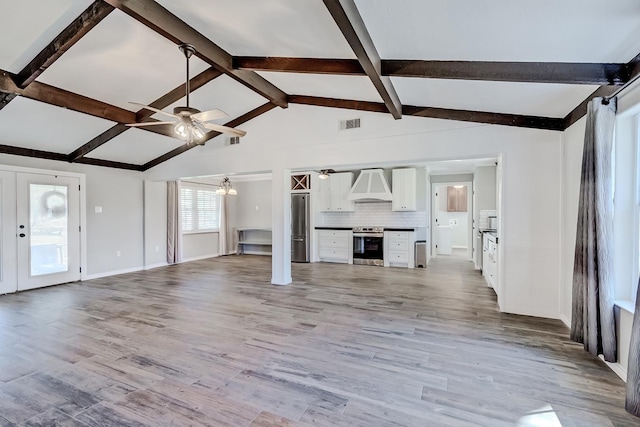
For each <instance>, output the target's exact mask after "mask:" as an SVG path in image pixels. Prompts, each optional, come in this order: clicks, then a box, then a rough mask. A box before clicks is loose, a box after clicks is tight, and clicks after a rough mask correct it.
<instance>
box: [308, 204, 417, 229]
mask: <svg viewBox="0 0 640 427" xmlns="http://www.w3.org/2000/svg"><path fill="white" fill-rule="evenodd" d="M320 215H321V218H322V220H323V224H321V225H323V226H325V227H358V226H362V227H367V226H373V227H377V226H379V227H427V212H426V211H417V212H393V211H392V210H391V203H390V202H370V203H356V210H355V212H323V213H321V214H320Z"/></svg>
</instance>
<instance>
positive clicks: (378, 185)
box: [347, 169, 393, 202]
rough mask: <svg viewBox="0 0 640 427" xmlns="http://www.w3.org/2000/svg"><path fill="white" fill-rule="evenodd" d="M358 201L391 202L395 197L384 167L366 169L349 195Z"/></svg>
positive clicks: (361, 172) (349, 197) (349, 198)
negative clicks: (390, 188)
mask: <svg viewBox="0 0 640 427" xmlns="http://www.w3.org/2000/svg"><path fill="white" fill-rule="evenodd" d="M347 199H348V200H353V201H356V202H378V201H386V202H390V201H391V200H392V199H393V197H392V196H391V190H389V184H387V180H386V179H385V177H384V172H383V170H382V169H364V170H362V171H360V175H359V176H358V179H356V182H355V184H353V187H351V191H349V194H348V195H347Z"/></svg>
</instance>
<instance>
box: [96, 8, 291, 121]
mask: <svg viewBox="0 0 640 427" xmlns="http://www.w3.org/2000/svg"><path fill="white" fill-rule="evenodd" d="M104 1H106V2H107V3H109V4H110V5H112V6H113V7H116V8H118V9H120V10H121V11H123V12H124V13H126V14H127V15H129V16H131V17H132V18H134V19H136V20H137V21H139V22H141V23H142V24H144V25H146V26H147V27H149V28H150V29H152V30H154V31H155V32H157V33H158V34H160V35H162V36H164V37H166V38H167V39H169V40H171V41H173V42H174V43H176V44H179V43H190V44H192V45H193V46H194V47H195V48H196V51H197V53H196V55H197V56H198V57H199V58H200V59H202V60H204V61H206V62H208V63H209V64H211V65H212V66H214V67H216V68H217V69H218V70H220V71H222V72H223V73H225V74H226V75H228V76H229V77H231V78H233V79H234V80H236V81H237V82H239V83H241V84H243V85H245V86H246V87H248V88H250V89H251V90H253V91H255V92H257V93H259V94H260V95H262V96H264V97H265V98H267V99H268V100H269V101H270V102H272V103H274V104H276V105H277V106H279V107H282V108H286V107H287V94H286V93H284V92H283V91H281V90H280V89H278V88H277V87H275V86H274V85H273V84H271V83H270V82H268V81H267V80H265V79H264V78H262V77H261V76H260V75H259V74H257V73H255V72H254V71H248V70H235V69H234V68H233V61H232V57H231V55H230V54H229V53H228V52H227V51H225V50H224V49H222V48H221V47H220V46H218V45H216V44H215V43H213V42H212V41H211V40H209V39H208V38H206V37H205V36H204V35H202V34H200V33H199V32H198V31H196V30H195V29H194V28H192V27H190V26H189V25H188V24H187V23H185V22H184V21H182V20H181V19H179V18H178V17H177V16H175V15H174V14H172V13H171V12H169V11H168V10H167V9H165V8H164V7H162V6H160V5H159V4H158V3H156V2H155V1H151V0H104Z"/></svg>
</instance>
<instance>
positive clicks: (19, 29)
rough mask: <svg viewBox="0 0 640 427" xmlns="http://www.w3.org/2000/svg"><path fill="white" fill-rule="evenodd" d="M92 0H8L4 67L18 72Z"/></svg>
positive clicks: (0, 45)
mask: <svg viewBox="0 0 640 427" xmlns="http://www.w3.org/2000/svg"><path fill="white" fill-rule="evenodd" d="M91 3H92V0H47V1H42V0H20V1H10V0H4V1H2V2H0V7H1V8H2V15H3V17H4V19H3V20H2V26H1V28H0V34H1V35H2V40H3V42H0V68H2V69H3V70H7V71H11V72H12V73H18V72H19V71H20V70H22V68H24V67H25V65H27V64H28V63H29V62H31V60H32V59H33V58H35V56H36V55H37V54H38V53H39V52H40V51H41V50H42V49H43V48H44V47H45V46H46V45H48V44H49V43H51V40H53V39H54V38H55V37H56V36H57V35H58V34H60V32H61V31H62V30H64V29H65V27H66V26H67V25H69V24H70V23H71V22H72V21H73V20H74V19H76V18H77V17H78V16H79V15H80V14H81V13H82V11H83V10H84V9H86V8H87V7H88V6H89V5H90V4H91Z"/></svg>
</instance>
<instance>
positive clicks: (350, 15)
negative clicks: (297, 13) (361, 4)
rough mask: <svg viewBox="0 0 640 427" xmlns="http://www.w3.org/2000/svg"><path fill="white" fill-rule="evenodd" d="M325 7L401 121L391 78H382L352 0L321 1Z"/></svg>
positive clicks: (378, 64)
mask: <svg viewBox="0 0 640 427" xmlns="http://www.w3.org/2000/svg"><path fill="white" fill-rule="evenodd" d="M324 4H325V6H326V7H327V9H328V10H329V13H330V14H331V16H332V17H333V20H334V21H335V22H336V24H337V25H338V28H340V31H342V34H343V35H344V37H345V38H346V40H347V42H348V43H349V45H350V46H351V49H352V50H353V52H354V53H355V55H356V58H357V59H358V62H360V65H361V66H362V69H363V70H364V72H365V73H366V74H367V76H369V79H371V82H372V83H373V85H374V86H375V88H376V90H377V91H378V93H379V94H380V96H381V97H382V101H383V102H384V104H385V105H386V106H387V109H388V110H389V113H391V115H392V116H393V117H394V118H395V119H400V118H402V103H401V102H400V98H399V97H398V94H397V93H396V91H395V89H394V88H393V85H392V84H391V79H390V78H389V77H385V76H383V75H382V65H381V61H380V55H378V51H377V50H376V48H375V46H374V44H373V40H371V36H370V35H369V31H368V30H367V28H366V26H365V25H364V21H363V20H362V17H361V16H360V12H358V8H357V7H356V4H355V2H354V0H324Z"/></svg>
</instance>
